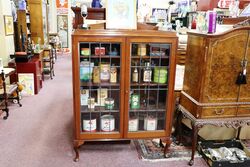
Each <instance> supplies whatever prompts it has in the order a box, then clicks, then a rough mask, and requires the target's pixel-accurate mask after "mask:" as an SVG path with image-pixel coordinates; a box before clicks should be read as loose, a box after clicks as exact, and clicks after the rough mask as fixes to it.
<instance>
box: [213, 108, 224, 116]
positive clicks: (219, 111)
mask: <svg viewBox="0 0 250 167" xmlns="http://www.w3.org/2000/svg"><path fill="white" fill-rule="evenodd" d="M224 111H225V110H224V109H221V110H217V109H215V110H214V112H215V114H216V115H221V114H224Z"/></svg>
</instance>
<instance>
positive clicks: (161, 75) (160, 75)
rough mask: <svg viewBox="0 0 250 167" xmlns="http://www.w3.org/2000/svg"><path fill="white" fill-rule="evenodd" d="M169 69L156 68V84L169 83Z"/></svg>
mask: <svg viewBox="0 0 250 167" xmlns="http://www.w3.org/2000/svg"><path fill="white" fill-rule="evenodd" d="M167 73H168V71H167V69H166V67H155V68H154V82H155V83H161V84H164V83H166V82H167Z"/></svg>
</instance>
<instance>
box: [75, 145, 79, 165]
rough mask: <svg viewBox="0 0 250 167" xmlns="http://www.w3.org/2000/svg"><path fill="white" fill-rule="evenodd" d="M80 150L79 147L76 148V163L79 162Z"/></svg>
mask: <svg viewBox="0 0 250 167" xmlns="http://www.w3.org/2000/svg"><path fill="white" fill-rule="evenodd" d="M78 148H79V147H74V150H75V153H76V156H75V158H74V161H75V162H78V161H79V151H78Z"/></svg>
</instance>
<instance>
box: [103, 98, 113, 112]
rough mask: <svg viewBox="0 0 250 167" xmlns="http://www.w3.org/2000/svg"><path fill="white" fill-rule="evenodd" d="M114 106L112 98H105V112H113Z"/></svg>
mask: <svg viewBox="0 0 250 167" xmlns="http://www.w3.org/2000/svg"><path fill="white" fill-rule="evenodd" d="M114 106H115V101H114V99H113V98H106V99H105V109H106V110H113V109H114Z"/></svg>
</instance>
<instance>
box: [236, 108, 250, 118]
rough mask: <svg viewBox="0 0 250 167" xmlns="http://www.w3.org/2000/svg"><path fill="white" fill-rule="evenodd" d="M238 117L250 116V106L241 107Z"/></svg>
mask: <svg viewBox="0 0 250 167" xmlns="http://www.w3.org/2000/svg"><path fill="white" fill-rule="evenodd" d="M237 116H250V106H246V107H245V106H244V107H239V108H238V112H237Z"/></svg>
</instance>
